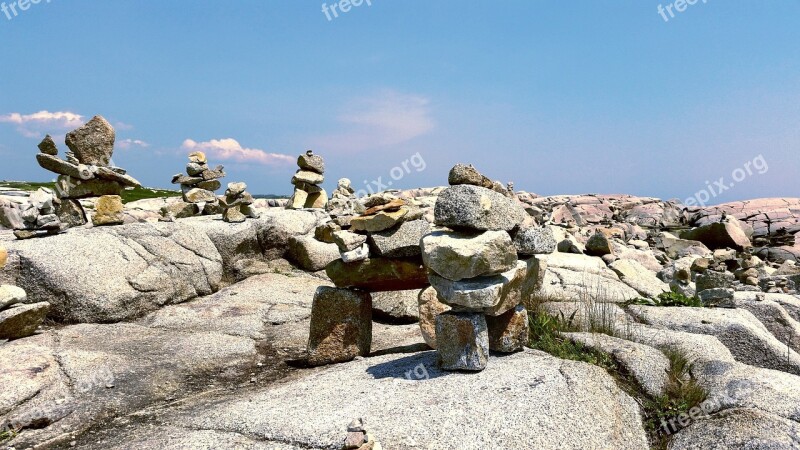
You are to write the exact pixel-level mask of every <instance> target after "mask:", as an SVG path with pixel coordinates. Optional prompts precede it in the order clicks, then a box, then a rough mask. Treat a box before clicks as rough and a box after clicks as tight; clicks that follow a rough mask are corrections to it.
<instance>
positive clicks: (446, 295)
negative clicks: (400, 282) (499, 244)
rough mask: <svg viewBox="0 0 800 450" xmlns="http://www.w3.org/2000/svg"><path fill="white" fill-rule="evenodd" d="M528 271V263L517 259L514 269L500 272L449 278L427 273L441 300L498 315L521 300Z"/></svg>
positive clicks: (459, 307)
mask: <svg viewBox="0 0 800 450" xmlns="http://www.w3.org/2000/svg"><path fill="white" fill-rule="evenodd" d="M527 274H528V265H527V264H526V263H525V262H524V261H518V262H517V264H516V266H515V267H514V268H513V269H511V270H509V271H506V272H503V273H502V274H499V275H492V276H486V277H478V278H471V279H466V280H461V281H452V280H448V279H447V278H444V277H440V276H438V275H436V274H435V273H430V274H429V276H428V278H429V280H430V282H431V286H433V288H434V289H436V292H438V293H439V298H440V300H441V301H442V302H443V303H446V304H448V305H450V306H451V307H453V308H454V309H462V310H470V311H483V312H485V313H486V314H489V315H493V316H497V315H500V314H502V313H504V312H506V311H508V310H509V309H511V308H514V307H515V306H517V305H519V304H520V303H522V299H523V296H524V295H523V288H524V287H525V279H526V276H527Z"/></svg>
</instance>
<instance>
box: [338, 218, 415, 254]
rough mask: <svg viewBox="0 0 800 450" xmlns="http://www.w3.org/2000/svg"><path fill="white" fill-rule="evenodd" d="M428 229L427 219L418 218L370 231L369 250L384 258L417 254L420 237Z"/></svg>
mask: <svg viewBox="0 0 800 450" xmlns="http://www.w3.org/2000/svg"><path fill="white" fill-rule="evenodd" d="M351 224H352V222H351ZM430 229H431V226H430V224H429V223H428V221H426V220H421V219H420V220H412V221H410V222H403V223H401V224H400V226H399V227H395V228H391V229H388V230H384V231H378V232H375V233H370V235H369V245H370V251H371V253H373V254H375V255H376V256H381V257H384V258H405V257H410V256H419V255H420V253H421V250H420V239H422V237H423V236H425V235H426V234H428V233H429V232H430Z"/></svg>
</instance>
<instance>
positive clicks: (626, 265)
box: [608, 259, 670, 298]
mask: <svg viewBox="0 0 800 450" xmlns="http://www.w3.org/2000/svg"><path fill="white" fill-rule="evenodd" d="M608 267H609V268H610V269H611V270H613V271H614V272H616V274H617V275H618V276H619V278H620V280H622V282H623V283H625V284H627V285H628V286H630V287H632V288H633V289H635V290H636V292H638V293H639V294H641V295H643V296H645V297H648V298H657V297H658V296H659V295H660V294H663V293H665V292H669V291H670V289H669V286H668V285H667V284H666V283H664V282H663V281H661V280H659V279H658V278H657V277H656V275H655V273H653V272H651V271H649V270H647V268H645V267H644V266H642V265H641V264H639V263H638V262H637V261H634V260H631V259H620V260H617V261H614V262H613V263H611V264H609V266H608Z"/></svg>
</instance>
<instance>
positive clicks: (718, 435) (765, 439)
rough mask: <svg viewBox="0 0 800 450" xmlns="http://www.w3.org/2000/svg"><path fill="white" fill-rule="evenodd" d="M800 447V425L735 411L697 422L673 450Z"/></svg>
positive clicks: (677, 438)
mask: <svg viewBox="0 0 800 450" xmlns="http://www.w3.org/2000/svg"><path fill="white" fill-rule="evenodd" d="M798 447H800V424H798V423H797V422H793V421H791V420H786V419H784V418H781V417H779V416H776V415H774V414H768V413H765V412H762V411H759V410H756V409H748V408H735V409H729V410H725V411H721V412H719V413H717V414H714V415H713V416H711V417H709V418H704V419H702V420H698V421H696V422H694V423H692V424H691V425H689V426H688V427H687V428H685V429H683V430H681V431H680V432H678V433H677V434H676V435H675V437H674V438H673V440H672V442H671V444H670V448H672V449H675V450H678V449H680V450H689V449H692V450H702V449H709V448H720V449H722V448H726V449H739V448H741V449H745V448H746V449H794V448H798Z"/></svg>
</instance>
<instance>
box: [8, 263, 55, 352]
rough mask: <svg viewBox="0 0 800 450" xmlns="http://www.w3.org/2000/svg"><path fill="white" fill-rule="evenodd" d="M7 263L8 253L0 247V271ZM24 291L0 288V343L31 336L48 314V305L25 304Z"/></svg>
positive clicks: (15, 288) (42, 303)
mask: <svg viewBox="0 0 800 450" xmlns="http://www.w3.org/2000/svg"><path fill="white" fill-rule="evenodd" d="M7 261H8V251H7V250H6V249H5V248H4V247H0V269H2V268H3V267H5V265H6V262H7ZM27 300H28V296H27V294H26V293H25V291H24V290H22V289H20V288H18V287H16V286H9V285H2V286H0V342H2V341H4V340H11V339H19V338H24V337H27V336H30V335H32V334H33V333H34V332H35V331H36V329H37V328H39V326H40V325H41V324H42V322H43V321H44V318H45V316H47V313H48V312H50V303H47V302H41V303H34V304H27Z"/></svg>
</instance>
